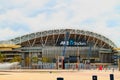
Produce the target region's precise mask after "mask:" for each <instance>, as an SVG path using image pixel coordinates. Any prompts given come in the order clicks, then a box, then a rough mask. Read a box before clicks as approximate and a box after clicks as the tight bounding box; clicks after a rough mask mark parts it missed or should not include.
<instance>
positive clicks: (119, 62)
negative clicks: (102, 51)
mask: <svg viewBox="0 0 120 80" xmlns="http://www.w3.org/2000/svg"><path fill="white" fill-rule="evenodd" d="M113 59H114V64H117V60H118V68H119V71H120V55H114V56H113Z"/></svg>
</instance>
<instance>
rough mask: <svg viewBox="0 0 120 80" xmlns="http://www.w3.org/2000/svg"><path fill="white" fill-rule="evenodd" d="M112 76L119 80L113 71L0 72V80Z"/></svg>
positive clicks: (77, 79) (82, 79)
mask: <svg viewBox="0 0 120 80" xmlns="http://www.w3.org/2000/svg"><path fill="white" fill-rule="evenodd" d="M110 74H114V78H115V79H114V80H120V72H119V71H117V70H115V71H114V72H113V71H112V70H107V71H105V70H103V71H98V70H79V71H78V70H27V69H25V70H0V80H57V77H64V80H92V76H93V75H97V76H98V80H110V78H109V75H110Z"/></svg>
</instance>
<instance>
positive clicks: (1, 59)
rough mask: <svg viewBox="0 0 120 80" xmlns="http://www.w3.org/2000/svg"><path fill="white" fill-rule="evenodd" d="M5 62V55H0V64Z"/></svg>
mask: <svg viewBox="0 0 120 80" xmlns="http://www.w3.org/2000/svg"><path fill="white" fill-rule="evenodd" d="M4 60H5V55H4V54H2V53H0V63H2V62H3V61H4Z"/></svg>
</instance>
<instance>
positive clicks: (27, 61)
mask: <svg viewBox="0 0 120 80" xmlns="http://www.w3.org/2000/svg"><path fill="white" fill-rule="evenodd" d="M30 62H31V59H30V58H29V57H26V58H25V63H26V66H29V64H30Z"/></svg>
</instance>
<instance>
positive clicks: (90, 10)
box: [0, 0, 120, 46]
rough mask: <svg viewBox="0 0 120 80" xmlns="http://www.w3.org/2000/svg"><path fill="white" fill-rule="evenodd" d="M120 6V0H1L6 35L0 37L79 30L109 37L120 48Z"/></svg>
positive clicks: (1, 20)
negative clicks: (63, 29) (67, 29)
mask: <svg viewBox="0 0 120 80" xmlns="http://www.w3.org/2000/svg"><path fill="white" fill-rule="evenodd" d="M119 4H120V1H119V0H90V1H89V0H43V1H41V0H3V1H2V0H1V1H0V29H1V30H0V32H1V33H2V34H4V36H1V37H0V38H1V39H3V38H4V39H8V37H7V36H8V35H9V38H14V37H15V36H17V35H23V33H24V34H28V33H30V32H36V31H43V30H49V29H61V28H72V29H73V28H75V29H84V30H88V31H93V32H96V33H99V34H102V35H105V36H106V37H108V38H110V39H111V40H112V41H114V42H115V43H116V45H118V46H120V43H119V40H120V38H119V37H120V36H119V34H120V32H119V31H120V27H119V26H120V24H119V21H120V16H119V13H120V10H119ZM16 30H17V32H16ZM5 31H7V32H10V33H11V34H9V33H6V32H5ZM11 35H13V36H11Z"/></svg>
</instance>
